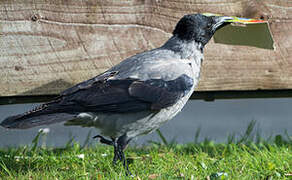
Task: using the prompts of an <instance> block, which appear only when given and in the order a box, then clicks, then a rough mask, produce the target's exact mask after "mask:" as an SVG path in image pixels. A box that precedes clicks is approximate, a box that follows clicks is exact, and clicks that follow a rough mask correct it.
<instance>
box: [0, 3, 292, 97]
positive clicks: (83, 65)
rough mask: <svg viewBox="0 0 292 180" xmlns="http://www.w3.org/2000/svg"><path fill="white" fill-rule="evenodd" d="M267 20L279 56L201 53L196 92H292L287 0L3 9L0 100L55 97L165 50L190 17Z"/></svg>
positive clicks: (235, 49) (255, 51)
mask: <svg viewBox="0 0 292 180" xmlns="http://www.w3.org/2000/svg"><path fill="white" fill-rule="evenodd" d="M196 12H212V13H220V14H225V15H236V16H243V17H253V18H264V19H268V20H269V22H270V25H271V30H272V33H273V36H274V40H275V42H276V44H275V45H276V50H275V51H271V50H265V49H259V48H254V47H245V46H230V45H222V44H215V43H213V41H211V42H210V43H209V44H208V45H207V47H206V49H205V60H204V63H203V69H202V74H201V80H200V83H199V87H198V90H199V91H218V90H225V91H226V90H258V89H267V90H269V89H292V56H291V53H292V31H291V30H292V4H291V3H289V1H285V0H277V1H273V0H258V1H251V0H241V1H235V0H218V1H213V0H196V1H194V0H193V1H186V0H169V1H166V0H161V1H153V0H146V1H141V0H126V1H102V0H98V1H96V0H88V1H83V0H66V1H65V0H63V1H62V0H60V1H45V0H34V1H32V0H31V1H29V0H28V1H20V0H14V1H10V0H7V1H0V54H1V55H0V77H1V81H0V96H15V95H17V96H32V95H50V94H57V93H59V92H60V91H62V90H64V89H65V88H68V87H70V86H72V85H73V84H76V83H78V82H80V81H83V80H86V79H89V78H91V77H93V76H95V75H97V74H99V73H101V72H103V71H105V70H106V69H108V68H110V67H111V66H113V65H114V64H117V63H118V62H120V61H121V60H123V59H125V58H127V57H129V56H131V55H134V54H136V53H139V52H142V51H145V50H149V49H152V48H155V47H158V46H160V45H161V44H163V43H164V42H165V41H166V40H167V39H168V38H169V37H170V36H171V32H172V30H173V28H174V26H175V24H176V22H177V21H178V19H179V18H180V17H181V16H183V15H184V14H187V13H196Z"/></svg>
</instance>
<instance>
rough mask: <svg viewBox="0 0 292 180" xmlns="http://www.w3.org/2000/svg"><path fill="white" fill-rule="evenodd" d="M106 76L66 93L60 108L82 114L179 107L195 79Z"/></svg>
mask: <svg viewBox="0 0 292 180" xmlns="http://www.w3.org/2000/svg"><path fill="white" fill-rule="evenodd" d="M113 76H114V73H113V72H112V73H106V74H103V75H101V76H98V77H96V78H93V79H90V80H88V81H85V82H83V83H80V84H78V85H76V86H74V87H72V88H70V89H68V90H66V91H64V92H63V93H61V96H60V97H59V98H58V99H59V105H61V106H64V107H66V108H64V109H68V110H70V108H71V109H72V110H74V111H79V112H117V113H124V112H137V111H143V110H159V109H162V108H166V107H169V106H171V105H173V104H175V103H176V102H177V101H178V100H179V99H180V98H181V97H183V96H185V95H186V93H188V92H189V91H190V90H191V88H192V86H193V79H192V78H190V77H189V76H187V75H185V74H184V75H181V76H180V77H178V78H177V79H174V80H171V81H164V80H162V79H149V80H146V81H141V80H139V79H132V78H128V79H122V80H121V79H111V78H110V77H113Z"/></svg>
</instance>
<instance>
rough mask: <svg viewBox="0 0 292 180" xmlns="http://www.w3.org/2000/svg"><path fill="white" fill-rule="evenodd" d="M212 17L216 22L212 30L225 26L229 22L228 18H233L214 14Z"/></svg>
mask: <svg viewBox="0 0 292 180" xmlns="http://www.w3.org/2000/svg"><path fill="white" fill-rule="evenodd" d="M212 18H213V19H214V22H215V24H214V25H213V27H212V30H213V31H214V32H215V31H216V30H217V29H219V28H220V27H223V25H225V24H229V22H227V20H231V19H233V18H232V17H228V16H213V17H212Z"/></svg>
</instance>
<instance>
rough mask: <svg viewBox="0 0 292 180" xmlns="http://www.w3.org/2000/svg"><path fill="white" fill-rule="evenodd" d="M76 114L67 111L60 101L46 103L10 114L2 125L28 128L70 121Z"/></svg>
mask: <svg viewBox="0 0 292 180" xmlns="http://www.w3.org/2000/svg"><path fill="white" fill-rule="evenodd" d="M74 117H75V115H74V114H71V113H68V112H66V109H65V108H64V107H62V106H60V105H59V104H58V103H55V102H50V103H45V104H42V105H40V106H37V107H36V108H34V109H32V110H30V111H28V112H25V113H23V114H18V115H15V116H10V117H8V118H6V119H5V120H4V121H2V122H1V124H0V125H1V126H3V127H5V128H17V129H26V128H31V127H35V126H39V125H45V124H52V123H57V122H61V121H68V120H71V119H74Z"/></svg>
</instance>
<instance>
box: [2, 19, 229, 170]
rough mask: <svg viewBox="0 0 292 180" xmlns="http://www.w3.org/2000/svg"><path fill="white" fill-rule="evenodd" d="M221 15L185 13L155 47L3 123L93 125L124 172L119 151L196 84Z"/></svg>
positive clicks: (170, 112)
mask: <svg viewBox="0 0 292 180" xmlns="http://www.w3.org/2000/svg"><path fill="white" fill-rule="evenodd" d="M227 19H229V18H228V17H226V16H205V15H202V14H187V15H184V16H183V17H182V18H181V19H180V20H179V21H178V23H177V24H176V26H175V28H174V30H173V32H172V36H171V37H170V38H169V39H168V40H167V41H166V42H165V43H164V44H163V45H162V46H160V47H158V48H155V49H152V50H149V51H145V52H142V53H139V54H136V55H133V56H131V57H129V58H126V59H125V60H123V61H121V62H120V63H119V64H117V65H115V66H113V67H111V68H110V69H109V70H107V71H105V72H103V73H101V74H99V75H97V76H95V77H93V78H91V79H89V80H86V81H83V82H81V83H79V84H77V85H75V86H73V87H71V88H69V89H66V90H64V91H63V92H61V93H60V95H59V96H58V97H56V98H54V99H53V100H52V101H49V102H46V103H43V104H41V105H39V106H37V107H36V108H34V109H32V110H30V111H28V112H25V113H22V114H18V115H14V116H10V117H8V118H6V119H5V120H4V121H3V122H1V124H0V125H1V126H3V127H5V128H12V129H14V128H16V129H26V128H31V127H35V126H40V125H48V124H52V123H58V122H63V123H64V125H76V126H82V127H96V128H98V129H99V130H100V134H99V135H96V136H94V138H98V139H99V141H100V142H101V143H103V144H107V145H111V146H113V147H114V157H113V163H114V164H116V162H117V161H121V162H122V163H123V166H124V167H125V168H126V169H127V171H129V169H128V164H127V162H126V158H125V154H124V150H125V149H126V147H127V145H128V144H129V142H130V141H131V140H132V139H133V138H135V137H137V136H140V135H144V134H148V133H150V132H153V131H154V130H156V129H157V128H159V127H160V126H161V125H162V124H164V123H165V122H167V121H168V120H170V119H172V118H173V117H174V116H175V115H176V114H178V113H179V112H180V111H181V110H182V108H183V107H184V105H185V104H186V102H187V101H188V99H189V98H190V96H191V95H192V93H193V92H194V90H195V88H196V87H197V85H198V82H199V78H200V70H201V66H202V62H203V59H204V56H203V51H204V47H205V45H206V44H207V43H208V42H209V40H210V39H211V38H212V36H213V35H214V33H215V31H216V30H218V29H219V28H220V27H223V26H224V25H225V24H226V20H227Z"/></svg>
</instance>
